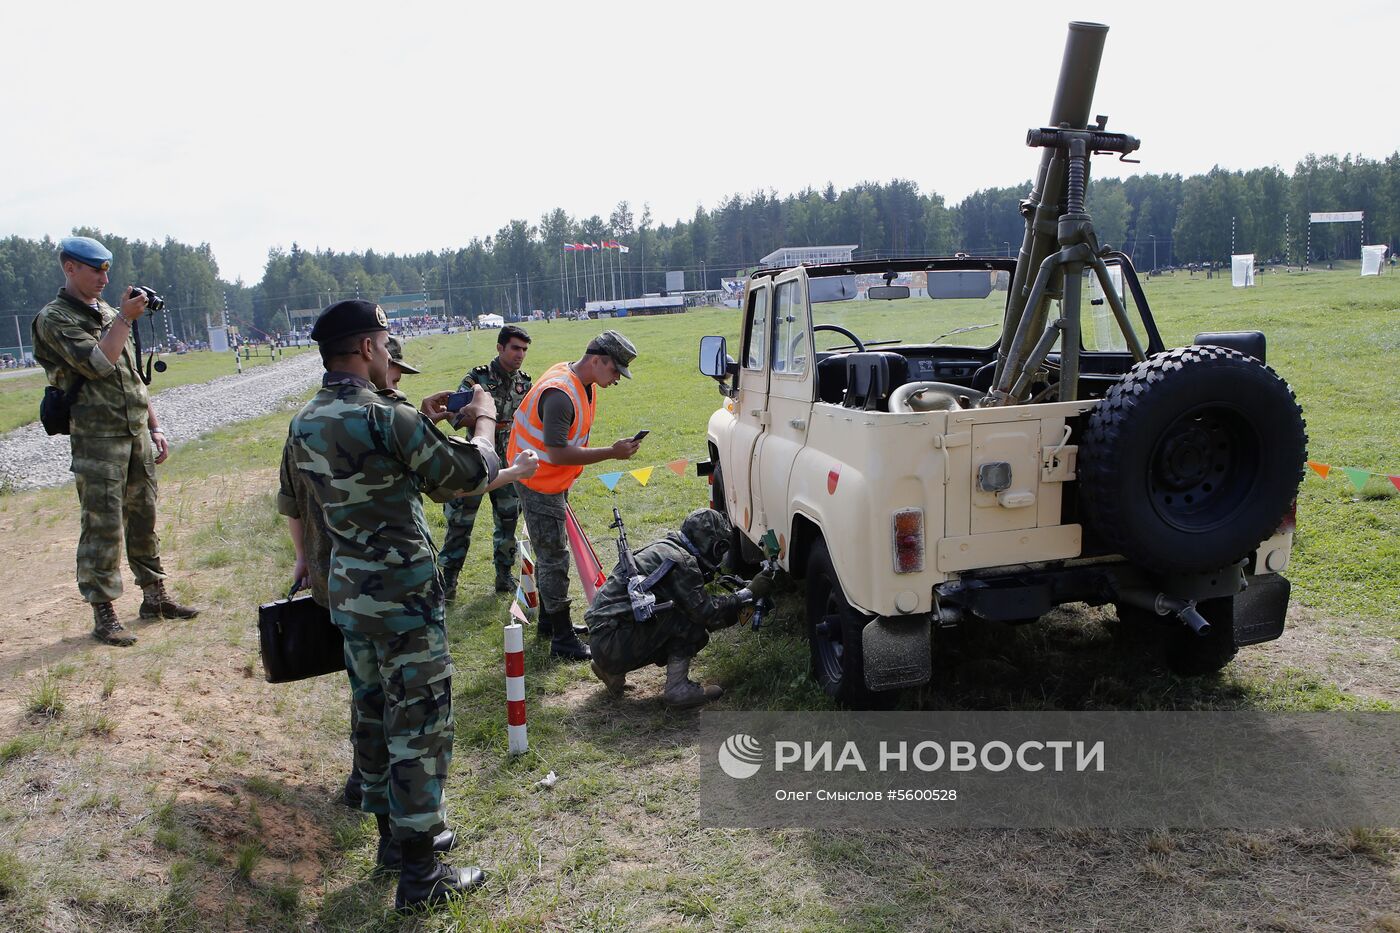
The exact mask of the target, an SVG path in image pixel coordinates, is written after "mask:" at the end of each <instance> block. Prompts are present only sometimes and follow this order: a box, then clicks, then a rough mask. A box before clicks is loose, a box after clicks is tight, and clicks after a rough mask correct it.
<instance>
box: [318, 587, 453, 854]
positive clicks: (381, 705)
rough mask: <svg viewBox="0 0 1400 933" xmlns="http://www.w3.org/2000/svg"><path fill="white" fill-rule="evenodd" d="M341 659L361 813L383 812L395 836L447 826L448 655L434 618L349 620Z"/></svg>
mask: <svg viewBox="0 0 1400 933" xmlns="http://www.w3.org/2000/svg"><path fill="white" fill-rule="evenodd" d="M332 617H333V618H335V619H336V624H337V625H339V626H340V627H341V632H342V634H344V636H345V666H346V670H347V672H348V673H349V675H350V689H351V692H352V694H353V703H354V715H352V716H351V735H350V741H351V743H352V744H353V745H354V748H355V768H356V769H357V770H358V771H359V772H360V776H361V778H362V780H363V782H364V783H363V787H364V799H363V802H362V803H361V804H360V808H361V809H362V810H364V811H365V812H366V813H376V814H378V813H383V814H387V815H388V817H389V824H390V826H391V827H392V828H393V834H394V838H396V839H403V838H405V837H407V836H411V835H413V834H415V833H438V832H441V831H442V830H443V829H444V828H445V827H446V826H447V820H446V812H445V810H444V808H443V802H442V792H443V787H444V786H445V785H446V783H447V770H448V766H449V765H450V764H451V763H452V658H451V656H450V655H449V654H448V651H447V629H446V627H445V626H444V624H443V622H442V620H441V619H438V620H437V621H435V622H431V623H429V624H427V625H423V626H419V627H418V628H414V629H409V630H408V631H407V632H396V633H395V632H390V633H385V634H373V635H371V634H365V633H363V632H356V631H353V630H351V629H350V628H348V627H347V626H346V624H345V620H344V618H343V617H341V616H340V615H339V614H338V613H333V615H332Z"/></svg>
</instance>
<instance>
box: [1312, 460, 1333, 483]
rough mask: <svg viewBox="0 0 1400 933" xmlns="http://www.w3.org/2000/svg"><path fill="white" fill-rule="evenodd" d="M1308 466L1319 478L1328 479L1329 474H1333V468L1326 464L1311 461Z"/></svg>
mask: <svg viewBox="0 0 1400 933" xmlns="http://www.w3.org/2000/svg"><path fill="white" fill-rule="evenodd" d="M1308 466H1310V467H1312V471H1313V472H1314V473H1316V474H1317V475H1318V476H1321V477H1322V478H1323V479H1326V478H1327V474H1328V473H1330V472H1332V468H1331V467H1330V466H1328V465H1327V464H1325V463H1318V462H1317V461H1316V460H1309V461H1308Z"/></svg>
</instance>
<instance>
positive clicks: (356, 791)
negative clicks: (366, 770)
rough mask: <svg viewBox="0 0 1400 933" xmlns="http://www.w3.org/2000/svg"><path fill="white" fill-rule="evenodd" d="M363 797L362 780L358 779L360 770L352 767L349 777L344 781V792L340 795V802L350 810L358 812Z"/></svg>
mask: <svg viewBox="0 0 1400 933" xmlns="http://www.w3.org/2000/svg"><path fill="white" fill-rule="evenodd" d="M364 797H365V790H364V779H363V778H361V777H360V769H359V768H356V767H353V766H352V767H351V768H350V776H349V777H347V778H346V779H345V792H344V793H343V794H341V795H340V802H341V803H343V804H345V805H346V806H347V807H349V808H350V809H351V810H358V809H360V801H362V800H364Z"/></svg>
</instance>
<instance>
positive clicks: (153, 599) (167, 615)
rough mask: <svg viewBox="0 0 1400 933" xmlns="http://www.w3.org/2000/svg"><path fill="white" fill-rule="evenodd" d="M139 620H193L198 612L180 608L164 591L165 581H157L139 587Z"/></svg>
mask: <svg viewBox="0 0 1400 933" xmlns="http://www.w3.org/2000/svg"><path fill="white" fill-rule="evenodd" d="M141 593H142V599H141V618H143V619H193V618H194V617H195V616H197V615H199V610H198V609H194V608H192V607H190V606H182V605H180V604H179V603H177V602H176V601H175V600H174V599H172V598H171V597H170V594H169V593H167V592H166V591H165V581H164V580H157V581H156V582H154V583H148V584H146V585H145V586H143V587H141Z"/></svg>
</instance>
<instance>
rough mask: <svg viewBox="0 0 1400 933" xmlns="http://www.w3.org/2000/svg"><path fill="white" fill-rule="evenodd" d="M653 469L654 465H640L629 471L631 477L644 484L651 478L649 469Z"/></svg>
mask: <svg viewBox="0 0 1400 933" xmlns="http://www.w3.org/2000/svg"><path fill="white" fill-rule="evenodd" d="M654 469H656V467H642V468H641V469H640V470H632V471H630V472H631V474H632V478H633V479H635V480H636V481H637V482H638V483H640V484H641V485H643V486H645V485H646V484H647V480H649V479H651V471H652V470H654Z"/></svg>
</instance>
